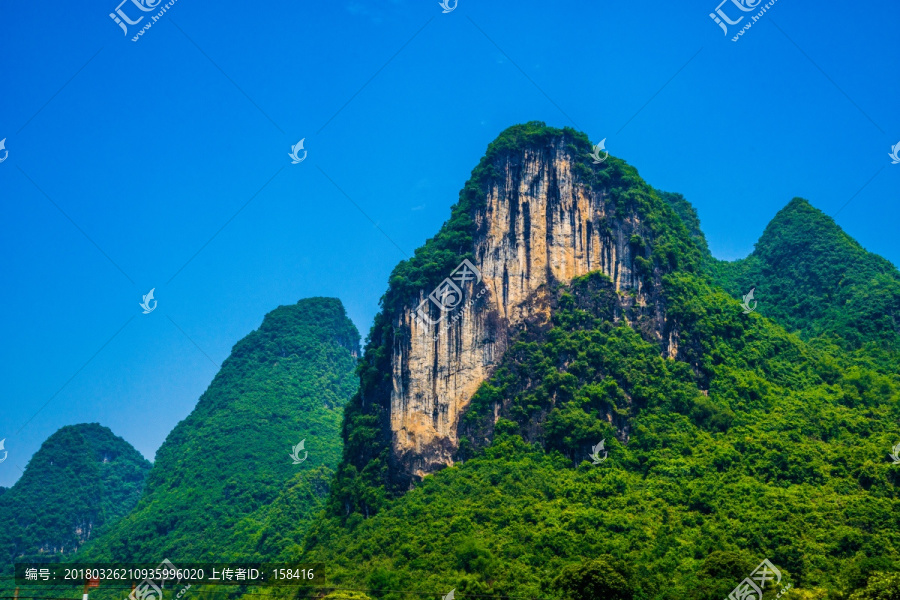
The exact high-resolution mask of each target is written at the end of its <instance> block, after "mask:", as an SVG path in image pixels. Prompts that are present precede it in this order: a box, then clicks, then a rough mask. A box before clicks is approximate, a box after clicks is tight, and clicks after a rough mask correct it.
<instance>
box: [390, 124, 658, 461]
mask: <svg viewBox="0 0 900 600" xmlns="http://www.w3.org/2000/svg"><path fill="white" fill-rule="evenodd" d="M576 154H577V153H576V152H575V150H574V146H573V144H572V143H571V140H569V139H567V137H566V136H557V137H555V138H554V139H552V140H550V141H549V143H546V144H543V145H540V146H536V147H525V148H523V149H521V150H520V151H518V152H509V153H504V154H503V155H502V156H501V157H499V158H498V159H496V160H495V161H494V162H493V164H492V167H493V168H494V169H495V170H494V177H492V178H491V179H492V180H491V182H490V184H489V185H488V186H487V190H486V191H485V192H483V193H484V198H483V201H482V202H478V203H476V205H478V208H477V209H476V210H475V211H474V214H473V215H472V218H473V220H474V225H475V226H474V235H473V244H472V247H471V248H463V249H462V252H463V253H471V254H472V255H474V257H475V259H474V261H473V263H474V265H475V266H476V267H477V268H478V269H479V270H480V272H481V274H482V277H483V279H482V281H481V282H480V283H477V284H476V283H475V282H473V281H469V282H468V283H467V284H466V285H464V286H463V290H464V292H465V298H466V299H473V300H474V299H476V298H477V300H475V302H473V303H471V304H470V303H464V305H463V307H461V308H459V309H458V312H457V313H451V314H452V315H453V318H452V319H451V320H450V322H449V323H448V320H447V319H445V320H444V321H443V322H441V323H440V324H439V325H432V326H430V327H429V326H427V325H425V323H424V322H422V321H421V320H417V319H416V308H417V306H418V303H419V302H421V301H422V300H424V299H425V297H426V295H427V293H428V292H429V291H430V290H426V291H424V292H422V293H420V295H419V298H418V299H417V301H416V302H412V303H409V304H408V305H406V306H404V307H403V308H402V309H401V310H400V311H399V314H397V315H396V317H395V319H396V320H395V323H394V326H395V328H396V330H397V331H408V335H402V336H396V337H395V338H394V343H393V348H392V352H391V367H392V382H393V386H392V389H391V392H390V410H389V416H390V432H391V453H392V456H393V459H394V463H395V465H396V466H397V468H399V469H400V471H402V472H404V473H405V474H408V475H411V476H413V477H421V476H423V475H425V474H427V473H430V472H433V471H435V470H437V469H439V468H441V467H443V466H446V465H450V464H452V463H453V458H452V456H453V453H454V452H455V450H456V448H457V447H458V442H459V440H458V437H457V426H458V423H459V419H460V416H461V415H462V414H463V413H464V411H465V410H466V407H467V406H468V403H469V400H470V398H471V397H472V395H473V394H474V393H475V391H476V389H477V388H478V386H479V385H480V384H481V382H483V381H484V380H485V379H487V378H488V377H489V376H490V375H491V373H492V371H493V369H494V367H495V366H496V365H497V364H498V363H499V361H500V358H501V357H502V356H503V353H504V352H505V351H506V349H507V347H508V346H509V343H510V339H511V337H512V336H513V335H514V334H515V332H516V331H518V330H520V329H522V328H527V327H528V326H529V324H541V323H546V322H547V321H548V320H549V316H550V301H549V291H550V286H552V285H554V284H556V283H560V282H568V281H570V280H571V279H573V278H574V277H578V276H581V275H584V274H586V273H589V272H592V271H598V270H599V271H602V272H603V273H604V274H605V275H607V276H608V277H609V278H610V279H611V280H612V281H613V283H614V285H615V289H616V291H624V290H632V291H633V292H634V296H635V298H636V299H637V301H638V302H646V301H647V296H646V294H645V290H644V289H643V284H642V279H641V278H640V277H639V276H638V275H637V274H636V272H635V262H634V259H635V252H640V251H639V250H636V249H635V245H634V244H633V243H632V242H631V241H630V240H631V237H632V236H633V235H637V236H639V235H640V234H641V230H642V227H641V222H640V219H639V217H638V216H637V215H636V214H634V213H632V214H630V215H626V216H622V215H620V216H619V217H618V218H617V217H616V215H615V214H614V213H615V206H613V205H611V204H610V203H609V202H608V197H607V196H608V193H607V191H605V190H604V189H602V188H601V189H599V190H598V189H597V186H593V185H591V184H590V183H585V181H584V178H583V177H581V176H580V175H579V174H578V173H577V170H576V165H577V164H578V161H579V157H578V156H577V155H576ZM580 160H581V161H582V162H583V160H584V159H583V157H582V158H581V159H580ZM449 275H450V273H446V274H445V276H449ZM432 313H434V314H432V316H433V317H434V318H435V319H436V318H438V315H440V312H439V311H436V310H434V307H432Z"/></svg>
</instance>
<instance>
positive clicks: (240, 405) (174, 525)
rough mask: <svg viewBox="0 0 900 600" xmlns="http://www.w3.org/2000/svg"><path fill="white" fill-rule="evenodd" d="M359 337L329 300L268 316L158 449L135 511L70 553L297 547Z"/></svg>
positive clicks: (323, 472)
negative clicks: (296, 459) (79, 551)
mask: <svg viewBox="0 0 900 600" xmlns="http://www.w3.org/2000/svg"><path fill="white" fill-rule="evenodd" d="M358 345H359V334H358V333H357V330H356V327H355V326H354V325H353V323H352V322H351V321H350V319H348V318H347V315H346V313H345V311H344V307H343V306H342V305H341V303H340V301H338V300H336V299H332V298H309V299H305V300H301V301H300V302H298V303H297V304H295V305H291V306H282V307H279V308H277V309H275V310H273V311H272V312H270V313H269V314H267V315H266V317H265V319H264V320H263V322H262V325H261V326H260V327H259V329H257V330H256V331H253V332H252V333H250V334H249V335H247V336H246V337H245V338H244V339H242V340H241V341H239V342H238V343H237V344H235V346H234V349H233V350H232V353H231V356H229V357H228V358H227V359H226V360H225V362H224V363H223V364H222V368H221V370H220V371H219V373H218V374H217V375H216V377H215V378H214V379H213V381H212V383H211V384H210V386H209V388H208V389H207V390H206V392H205V393H204V394H203V395H202V396H201V397H200V400H199V401H198V403H197V406H196V408H195V409H194V411H193V412H192V413H191V414H190V415H188V417H187V418H186V419H185V420H184V421H182V422H181V423H179V424H178V425H177V426H176V427H175V429H174V430H173V431H172V433H171V434H169V437H168V438H167V439H166V441H165V442H164V443H163V445H162V446H161V447H160V449H159V451H158V452H157V455H156V461H155V462H154V464H153V469H152V471H151V472H150V476H149V478H148V481H147V486H146V490H145V492H144V495H143V496H142V497H141V500H140V502H139V503H138V505H137V507H136V508H135V510H134V511H132V512H131V514H129V515H128V517H127V518H125V519H124V520H123V521H121V522H120V523H119V525H118V526H117V527H116V528H115V529H114V530H113V531H110V532H109V533H108V534H107V535H105V536H103V537H102V538H101V539H99V540H97V541H96V542H95V543H93V544H91V545H90V546H89V547H87V548H85V549H84V551H83V552H81V553H79V555H78V557H77V558H78V559H79V560H107V561H111V560H116V561H126V562H128V561H132V562H140V561H147V562H159V561H161V560H162V559H163V558H168V559H170V560H173V561H175V560H181V561H202V560H225V559H231V558H235V557H245V558H247V559H250V558H253V557H265V558H273V557H275V556H277V555H278V554H280V553H282V552H284V551H285V550H286V549H287V548H290V547H292V546H293V545H296V544H298V543H299V542H300V540H301V539H302V535H303V531H304V527H305V522H304V519H305V518H306V516H307V515H309V514H311V513H313V512H315V511H316V510H317V509H318V507H319V504H320V503H321V502H322V500H323V499H324V497H325V495H326V494H327V491H328V480H329V473H330V469H332V468H334V467H335V466H336V464H337V461H338V460H339V457H340V452H341V440H340V427H341V418H342V408H343V406H344V404H345V403H346V402H347V399H348V398H349V397H350V395H351V394H352V393H353V392H354V390H355V389H356V378H355V375H354V367H355V363H356V358H355V355H356V353H357V348H358ZM301 440H305V448H303V449H300V450H299V451H298V452H297V453H296V455H297V457H298V458H299V459H301V461H302V462H300V463H298V464H295V461H294V460H293V459H292V457H291V454H292V449H293V448H294V447H295V446H297V445H298V444H299V443H300V441H301Z"/></svg>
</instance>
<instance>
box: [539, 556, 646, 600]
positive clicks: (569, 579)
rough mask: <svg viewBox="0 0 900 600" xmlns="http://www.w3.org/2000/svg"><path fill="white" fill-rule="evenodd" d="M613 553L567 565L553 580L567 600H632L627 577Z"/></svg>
mask: <svg viewBox="0 0 900 600" xmlns="http://www.w3.org/2000/svg"><path fill="white" fill-rule="evenodd" d="M614 562H615V561H614V560H613V559H612V557H610V556H605V557H602V558H600V559H596V560H590V561H587V562H583V563H581V564H575V565H569V566H567V567H564V568H563V569H562V571H561V572H560V574H559V575H558V576H557V577H556V579H554V580H553V583H554V586H555V587H556V588H557V589H558V590H559V591H560V592H562V594H563V597H564V598H565V599H566V600H631V599H632V598H633V592H632V590H631V585H630V584H629V583H628V582H627V581H626V580H625V577H623V576H622V574H621V573H620V572H619V571H617V570H616V569H615V568H613V566H612V564H613V563H614Z"/></svg>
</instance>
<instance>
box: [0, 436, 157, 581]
mask: <svg viewBox="0 0 900 600" xmlns="http://www.w3.org/2000/svg"><path fill="white" fill-rule="evenodd" d="M149 471H150V462H149V461H148V460H146V459H145V458H144V457H143V456H141V454H140V453H139V452H138V451H137V450H135V449H134V448H133V447H132V446H131V444H129V443H128V442H126V441H125V440H123V439H122V438H120V437H118V436H116V435H115V434H113V432H112V431H110V430H109V429H107V428H106V427H102V426H100V425H98V424H97V423H89V424H83V425H69V426H67V427H63V428H62V429H60V430H59V431H57V432H56V433H54V434H53V435H51V436H50V437H49V438H47V440H46V441H45V442H44V443H43V444H42V445H41V448H40V450H38V451H37V452H36V453H35V454H34V456H32V457H31V460H30V461H28V465H27V466H26V467H25V472H24V473H23V474H22V477H21V478H20V479H19V481H17V482H16V484H15V485H14V486H12V487H11V488H9V489H8V490H6V491H5V493H3V494H2V495H0V575H3V576H9V575H10V574H11V573H12V570H13V567H12V565H13V563H14V562H16V561H19V562H28V561H41V562H57V561H59V560H62V559H64V558H68V557H70V556H71V555H72V554H73V553H74V552H75V551H76V550H77V549H78V548H79V547H80V546H81V545H82V544H84V543H85V542H86V541H87V540H89V539H93V538H96V537H97V536H100V535H102V534H103V533H104V532H106V531H108V530H109V529H110V527H112V526H113V525H114V524H115V523H116V522H117V521H118V520H119V519H121V518H122V517H124V516H125V515H126V514H128V512H129V511H130V510H131V509H132V508H134V505H135V504H137V501H138V498H140V495H141V490H142V489H143V487H144V481H145V480H146V478H147V474H148V473H149Z"/></svg>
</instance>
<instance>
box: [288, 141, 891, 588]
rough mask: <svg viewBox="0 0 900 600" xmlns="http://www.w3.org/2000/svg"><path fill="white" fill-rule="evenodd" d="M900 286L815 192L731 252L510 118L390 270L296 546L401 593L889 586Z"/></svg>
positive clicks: (365, 581)
mask: <svg viewBox="0 0 900 600" xmlns="http://www.w3.org/2000/svg"><path fill="white" fill-rule="evenodd" d="M898 277H900V274H898V272H897V270H896V269H895V268H894V267H893V266H892V265H890V263H888V262H887V261H884V260H883V259H881V258H879V257H877V256H874V255H871V254H869V253H867V252H865V250H863V249H862V248H861V247H860V246H859V245H858V244H856V242H854V241H853V240H852V239H850V238H849V237H848V236H846V235H845V234H844V233H843V232H841V231H840V229H839V228H837V226H836V225H835V224H834V223H833V221H832V220H831V219H829V218H828V217H826V216H824V215H822V214H821V213H820V212H819V211H817V210H815V209H814V208H812V207H811V206H810V205H809V204H808V203H807V202H805V201H802V200H795V201H793V202H791V203H790V204H789V205H788V206H787V207H786V208H785V209H784V210H783V211H781V212H780V213H779V214H778V215H777V216H776V217H775V219H773V221H772V223H771V224H770V225H769V227H768V228H767V229H766V231H765V233H764V234H763V236H762V238H761V239H760V243H759V244H758V245H757V248H756V251H755V252H754V254H753V255H751V256H750V257H748V258H747V259H745V260H744V261H737V262H736V263H722V262H720V261H716V260H715V259H714V258H713V257H712V256H711V255H710V254H709V252H708V249H707V246H706V243H705V239H704V237H703V234H702V232H701V231H700V228H699V220H698V219H697V216H696V212H695V211H694V210H693V208H692V207H691V206H690V205H689V204H688V203H687V201H686V200H685V199H684V198H682V197H681V196H679V195H677V194H669V193H664V192H660V191H657V190H654V189H653V188H652V187H650V186H649V185H648V184H647V183H645V182H644V181H643V180H642V179H641V178H640V177H639V176H638V174H637V172H636V171H635V169H634V168H633V167H630V166H628V165H627V164H625V163H624V162H623V161H621V160H618V159H616V158H614V157H612V156H610V157H608V158H607V159H606V160H603V161H601V162H599V163H594V160H593V158H592V157H591V145H590V142H589V141H588V139H587V137H586V136H584V135H583V134H581V133H578V132H575V131H573V130H571V129H554V128H550V127H546V126H545V125H544V124H543V123H527V124H525V125H517V126H515V127H512V128H510V129H508V130H506V131H504V132H503V133H502V134H501V135H500V137H499V138H498V139H497V140H496V141H494V142H493V143H492V144H491V145H490V146H489V147H488V150H487V153H486V155H485V157H484V158H483V159H482V161H481V162H480V163H479V165H478V166H477V167H476V168H475V170H474V171H473V173H472V177H471V179H470V180H469V181H468V182H467V183H466V185H465V187H464V188H463V190H462V192H461V193H460V197H459V202H458V203H457V204H456V205H455V206H454V207H453V208H452V209H451V215H450V219H449V220H448V221H447V222H446V223H445V224H444V226H443V227H442V229H441V231H440V232H439V233H438V234H437V235H436V236H435V237H434V238H433V239H430V240H428V241H427V242H426V244H425V245H424V246H423V247H422V248H420V249H419V250H418V251H417V252H416V253H415V255H414V256H413V258H412V259H410V260H408V261H404V262H402V263H400V264H399V265H398V266H397V267H396V268H395V269H394V271H393V273H392V274H391V277H390V281H389V286H388V290H387V292H386V293H385V295H384V296H383V298H382V304H381V312H380V313H379V314H378V315H377V316H376V318H375V323H374V325H373V327H372V330H371V333H370V335H369V340H368V343H367V345H366V349H365V352H364V356H363V359H362V360H361V363H360V367H359V374H360V389H359V392H358V393H357V394H356V395H355V396H354V397H353V399H352V400H351V401H350V403H349V404H348V406H347V408H346V410H345V418H346V420H345V424H344V440H345V445H344V456H343V459H342V462H341V466H340V468H339V470H338V475H337V477H336V478H335V481H334V484H333V486H332V492H331V495H330V497H329V505H328V508H329V511H328V518H324V519H321V520H318V521H317V522H316V523H315V524H314V525H313V526H312V527H311V528H310V530H309V535H308V536H307V537H306V540H305V543H304V546H303V548H302V549H298V550H297V555H296V556H298V557H300V556H302V557H303V558H304V559H305V560H310V561H314V562H325V563H328V564H335V565H340V566H341V571H340V581H341V583H342V585H345V586H346V587H349V588H353V589H355V588H363V589H367V590H370V591H372V592H373V594H374V595H375V596H376V597H378V598H379V599H381V600H400V599H401V598H403V597H406V595H408V594H410V593H416V594H421V595H423V596H426V595H434V590H447V589H456V590H457V592H458V593H459V594H460V595H461V596H465V595H467V594H468V595H470V596H479V595H480V596H504V597H505V596H521V597H541V598H556V599H560V600H590V599H591V598H601V597H603V598H619V599H623V600H632V599H633V598H647V599H651V598H652V599H654V600H665V599H671V598H692V599H696V600H721V598H724V597H738V596H740V597H746V596H747V593H748V590H750V589H751V588H749V587H748V585H747V583H746V581H747V579H748V578H749V577H751V576H752V574H753V573H754V572H755V571H756V570H757V569H758V568H759V566H760V565H766V568H767V569H768V566H767V565H772V566H773V567H774V568H775V569H777V570H778V573H779V575H778V579H779V584H777V585H775V584H773V585H772V586H767V587H766V589H765V597H766V598H768V597H770V596H771V597H775V596H776V595H783V594H784V592H786V591H787V590H788V587H787V586H788V585H790V586H791V588H790V592H789V593H790V597H794V596H796V597H797V598H809V599H813V598H826V597H827V598H834V599H841V600H847V599H849V598H852V599H853V600H873V599H881V598H894V597H897V593H896V592H897V590H900V577H897V576H896V575H883V574H879V571H889V572H898V571H900V560H898V555H897V553H896V551H895V548H896V547H898V542H900V540H898V535H897V531H898V529H897V526H896V516H895V515H896V514H897V511H898V510H900V493H898V485H900V471H898V469H897V466H896V465H894V464H893V462H892V459H891V458H890V457H889V453H890V452H891V451H892V450H893V448H895V447H896V444H897V441H896V439H897V422H898V418H900V408H898V407H900V381H898V379H897V365H898V364H900V353H898V352H897V351H896V346H892V342H891V337H890V336H891V335H892V333H891V330H890V327H889V323H890V318H891V316H892V312H891V311H892V310H893V307H895V306H896V302H897V299H898V295H897V294H896V293H895V290H896V288H895V287H894V286H895V283H896V281H897V278H898ZM742 278H743V279H742ZM754 285H755V286H757V290H758V291H759V295H758V296H757V298H758V299H759V304H758V310H751V311H746V310H745V309H744V308H743V307H742V305H741V302H740V299H741V298H742V296H745V295H746V294H747V293H748V289H749V287H752V286H754ZM745 286H746V287H745ZM792 286H793V287H792ZM867 299H868V302H867ZM869 305H871V306H872V307H875V308H874V310H877V311H885V313H884V314H881V315H879V314H876V313H873V312H871V310H873V309H870V308H868V306H869ZM754 306H756V304H754ZM867 316H868V317H867ZM867 318H871V319H872V320H873V322H874V325H870V324H869V323H867V321H866V319H867ZM876 328H877V329H878V330H880V331H876ZM885 330H886V331H885ZM600 448H602V451H599V449H600ZM763 561H767V562H763ZM774 572H775V571H773V570H769V571H767V573H769V574H772V573H774ZM770 583H773V582H771V581H770ZM741 586H743V587H741ZM864 588H868V591H866V592H864V593H863V592H862V590H863V589H864ZM890 590H894V591H890ZM853 592H860V594H861V595H859V594H853V595H852V596H851V593H853ZM755 595H756V596H759V597H762V594H759V593H756V594H755Z"/></svg>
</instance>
